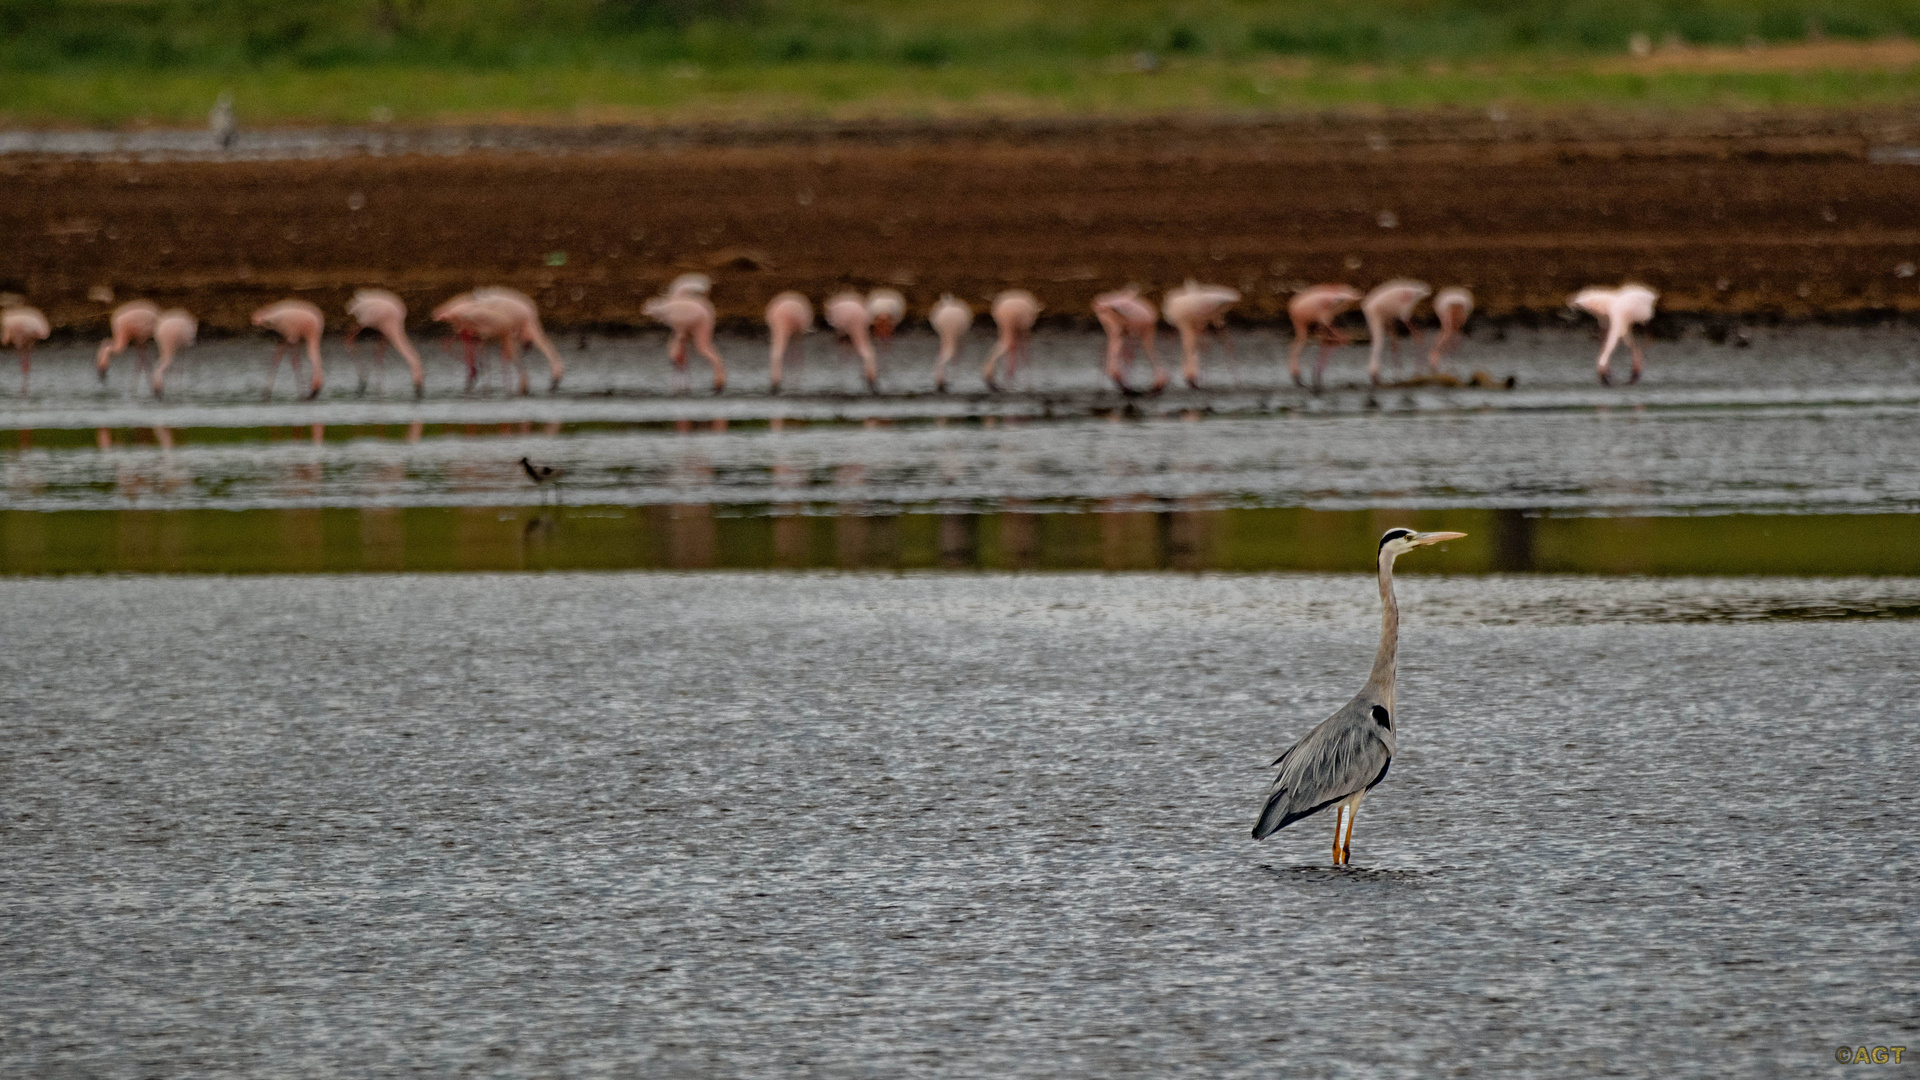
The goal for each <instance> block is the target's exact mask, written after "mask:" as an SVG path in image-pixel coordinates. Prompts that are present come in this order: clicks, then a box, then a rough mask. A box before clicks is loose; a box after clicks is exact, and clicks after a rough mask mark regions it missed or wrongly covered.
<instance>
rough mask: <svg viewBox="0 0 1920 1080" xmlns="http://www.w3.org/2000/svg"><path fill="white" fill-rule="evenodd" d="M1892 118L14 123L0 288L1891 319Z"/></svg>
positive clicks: (593, 322) (570, 306)
mask: <svg viewBox="0 0 1920 1080" xmlns="http://www.w3.org/2000/svg"><path fill="white" fill-rule="evenodd" d="M1915 134H1916V133H1915V131H1914V130H1913V128H1912V125H1911V123H1910V118H1908V117H1906V116H1904V115H1902V114H1898V113H1887V114H1877V113H1844V114H1805V115H1800V114H1777V115H1776V114H1742V113H1715V112H1712V111H1710V110H1708V111H1703V112H1701V113H1699V114H1693V115H1688V116H1684V117H1639V118H1635V117H1624V118H1623V117H1617V116H1616V117H1611V118H1600V117H1580V116H1568V117H1560V118H1547V119H1542V118H1534V119H1515V120H1507V121H1495V120H1492V119H1489V118H1488V117H1486V116H1484V115H1479V114H1440V115H1426V116H1408V117H1392V116H1387V117H1352V116H1348V117H1299V118H1274V119H1269V120H1259V121H1253V120H1246V121H1218V122H1202V121H1191V122H1179V123H1176V122H1131V123H1129V122H1117V121H1116V122H1086V123H1055V124H1041V123H1034V124H1001V125H994V124H951V125H878V126H864V127H862V126H837V127H835V126H823V127H787V128H752V129H745V128H742V129H687V130H671V131H660V130H634V129H491V130H487V131H471V132H437V133H436V132H421V133H408V132H388V133H381V132H358V133H355V132H341V133H333V134H332V135H328V134H327V133H320V134H319V135H311V136H310V135H298V134H296V135H294V136H288V137H286V138H284V139H281V140H280V142H279V143H275V142H274V141H273V139H272V138H270V137H269V135H268V134H262V135H259V136H255V137H253V138H254V141H253V142H244V143H243V144H242V146H241V148H240V149H241V152H240V153H238V154H235V155H228V156H222V155H218V154H211V153H206V152H203V151H202V150H197V149H194V148H193V147H192V146H191V143H192V140H193V139H196V138H198V136H193V137H190V138H186V141H187V144H188V149H185V150H182V149H178V148H176V149H175V150H172V151H169V150H166V149H164V148H161V149H154V148H149V149H147V150H144V151H142V150H139V149H126V148H121V149H118V150H115V149H113V148H112V147H111V146H110V145H109V146H107V147H106V148H104V149H102V148H101V147H94V148H93V149H92V150H88V149H87V148H86V147H84V146H80V145H79V144H74V145H66V144H62V143H59V142H57V141H55V142H44V141H43V142H41V143H38V144H35V143H33V142H32V141H31V140H27V141H24V142H23V141H22V140H19V139H16V140H14V142H15V143H16V144H17V145H14V146H13V147H12V152H10V153H6V154H4V155H0V182H4V184H5V186H6V188H7V191H8V198H7V199H6V201H5V202H4V203H0V233H3V234H5V235H8V236H11V237H15V238H31V242H28V243H19V244H17V245H16V246H15V247H14V248H13V249H12V253H11V255H10V258H9V262H8V265H7V267H6V268H5V270H4V272H0V291H13V292H17V293H21V294H24V295H26V296H28V297H30V298H31V299H32V300H33V301H34V302H36V303H38V304H39V305H40V306H42V307H43V308H45V309H46V310H47V311H48V313H49V314H50V315H51V316H52V317H53V319H54V320H55V322H56V323H58V324H60V325H62V326H67V327H76V328H84V329H85V330H86V331H87V332H89V333H91V332H94V331H95V329H96V328H97V327H99V326H100V325H103V320H104V316H105V314H106V312H107V310H108V308H109V305H108V304H105V303H103V302H100V301H98V300H90V299H89V293H90V291H92V290H97V289H100V288H109V289H111V290H112V291H113V294H114V295H115V296H116V297H117V298H120V299H125V298H128V297H132V296H135V295H150V296H152V297H154V298H155V299H157V300H159V301H161V302H163V303H167V304H174V303H178V304H184V305H186V306H188V307H190V308H192V309H193V310H195V311H196V312H198V313H199V314H200V315H201V317H202V318H203V319H204V320H205V321H206V323H207V324H208V326H209V327H210V328H213V329H241V328H244V327H245V326H246V316H247V313H248V312H249V311H250V310H251V309H252V308H253V307H255V306H256V305H258V304H261V303H263V302H267V301H270V300H275V299H280V298H282V297H285V296H299V297H304V298H307V299H310V300H313V301H315V302H317V303H319V304H320V305H321V306H322V307H323V308H324V309H326V310H327V311H328V312H329V313H331V317H335V318H340V317H342V316H341V315H340V314H339V313H340V312H341V307H342V304H343V303H344V301H345V299H346V297H347V296H348V295H349V293H350V292H351V290H352V289H353V288H355V287H358V286H362V285H375V284H377V285H384V286H386V287H389V288H392V289H395V290H396V291H398V292H400V293H401V294H402V295H403V296H405V298H406V299H407V300H408V302H409V303H410V304H411V305H412V307H413V308H414V312H415V318H416V320H417V319H421V318H422V317H423V316H424V314H425V312H426V311H427V310H428V309H430V307H431V306H432V305H433V304H434V303H436V302H438V301H439V300H441V299H444V298H445V297H446V296H448V295H450V294H452V293H454V292H457V291H460V290H463V289H466V288H469V287H471V286H472V285H473V284H475V283H476V282H498V283H502V284H511V285H515V286H518V287H520V288H522V289H524V290H526V291H528V292H529V293H532V294H533V295H535V296H536V297H537V298H538V300H539V301H540V302H541V304H542V305H543V307H544V309H545V310H546V312H547V315H548V320H549V322H551V323H552V324H554V325H556V326H633V325H640V324H642V323H644V321H645V320H644V317H643V316H642V314H641V311H640V307H641V304H642V302H643V301H644V300H645V299H646V298H647V297H648V296H650V295H652V294H653V293H654V292H655V291H656V290H657V289H658V288H659V287H660V286H661V285H662V284H663V283H664V282H665V281H667V280H668V279H669V278H670V277H672V276H673V275H674V274H677V273H679V272H682V271H686V270H700V271H703V272H707V273H710V274H712V275H713V276H714V277H715V278H716V279H717V280H718V283H719V284H718V287H717V289H716V291H715V294H714V299H715V302H716V304H717V305H718V306H719V308H720V311H721V313H722V315H723V316H724V317H726V318H729V319H733V320H742V321H745V320H757V319H758V318H759V316H760V312H761V310H762V308H763V306H764V305H765V303H766V301H767V300H768V299H769V298H770V297H771V296H772V295H773V294H774V293H775V292H777V291H779V290H782V289H788V288H793V289H799V290H802V291H804V292H807V293H809V294H811V295H813V296H814V297H815V298H816V299H818V298H821V297H824V296H825V295H826V294H827V293H829V292H831V291H832V290H835V289H837V288H840V287H842V286H859V287H867V286H873V285H878V284H891V285H894V286H896V287H898V288H900V289H901V290H902V291H903V292H905V293H906V294H907V295H908V297H909V299H910V301H911V303H912V305H913V307H914V309H915V310H916V311H920V310H924V308H925V306H926V305H927V304H929V303H930V302H931V301H932V300H933V299H935V298H936V297H937V296H939V295H940V294H941V293H942V292H948V291H951V292H953V293H955V294H958V295H960V296H962V297H965V298H968V299H970V300H972V301H974V302H975V303H976V304H983V303H984V301H985V299H986V298H987V297H990V296H991V295H992V294H993V293H995V292H996V291H998V290H1000V289H1002V288H1007V287H1011V286H1017V287H1021V288H1026V289H1030V290H1032V291H1033V292H1034V293H1036V294H1037V295H1038V296H1039V298H1040V299H1041V301H1042V302H1043V303H1044V304H1045V305H1046V308H1047V316H1048V317H1049V318H1054V319H1062V318H1067V319H1084V318H1085V313H1086V311H1087V303H1088V301H1089V300H1090V298H1091V297H1092V296H1093V295H1094V294H1096V293H1098V292H1100V291H1102V290H1104V289H1108V288H1112V287H1116V286H1118V285H1122V284H1126V283H1128V282H1135V283H1139V284H1141V285H1143V286H1146V287H1149V288H1150V289H1154V290H1158V289H1161V288H1165V287H1167V286H1171V285H1175V284H1178V283H1179V282H1180V281H1182V280H1183V279H1185V278H1187V277H1189V276H1192V277H1198V278H1201V279H1206V280H1210V281H1216V282H1220V283H1223V284H1227V285H1231V286H1234V287H1236V288H1239V289H1240V290H1242V291H1243V292H1244V293H1245V294H1246V299H1245V300H1244V301H1243V302H1242V304H1241V305H1240V307H1239V308H1238V309H1237V312H1236V317H1237V318H1240V319H1243V320H1253V321H1265V322H1273V321H1275V320H1277V319H1279V318H1280V317H1281V315H1282V313H1283V311H1284V305H1285V301H1286V297H1287V294H1288V293H1289V292H1290V291H1291V290H1293V289H1294V288H1296V287H1298V286H1300V285H1301V284H1303V283H1309V282H1315V281H1321V280H1347V281H1353V282H1357V283H1361V284H1370V283H1373V282H1377V281H1380V280H1383V279H1386V278H1389V277H1394V276H1401V275H1406V276H1413V277H1419V278H1422V279H1425V280H1428V281H1430V282H1432V283H1433V284H1434V285H1436V286H1439V285H1444V284H1456V283H1459V284H1468V285H1471V286H1472V287H1473V288H1474V289H1475V291H1476V293H1477V294H1478V296H1479V299H1480V306H1481V311H1482V313H1483V314H1485V315H1489V316H1530V315H1537V314H1539V313H1543V312H1550V311H1553V310H1556V309H1558V308H1559V307H1560V306H1561V304H1562V303H1563V302H1564V300H1565V298H1566V296H1567V295H1568V294H1569V293H1570V292H1572V291H1573V290H1575V289H1577V288H1579V287H1581V286H1583V285H1587V284H1591V283H1596V282H1599V283H1611V282H1615V281H1619V280H1621V279H1623V278H1636V279H1639V280H1643V281H1646V282H1648V283H1649V284H1651V285H1653V286H1654V287H1656V288H1657V289H1659V290H1660V291H1661V292H1662V294H1663V300H1662V309H1663V310H1664V311H1666V312H1670V313H1674V312H1680V313H1695V314H1699V315H1702V316H1705V317H1709V318H1714V319H1727V318H1736V317H1761V318H1775V317H1789V318H1805V317H1813V316H1816V315H1836V314H1839V315H1848V314H1861V313H1892V312H1912V311H1916V310H1920V288H1916V285H1920V282H1916V280H1915V279H1914V278H1913V277H1911V276H1902V274H1903V269H1902V268H1903V267H1904V268H1905V269H1904V273H1905V274H1907V275H1911V273H1912V265H1913V262H1914V260H1915V257H1916V250H1917V245H1920V224H1916V221H1915V219H1914V217H1913V213H1912V192H1913V189H1914V185H1915V177H1916V176H1920V171H1917V170H1916V166H1915V164H1914V162H1920V152H1916V151H1914V150H1913V147H1912V146H1911V145H1910V144H1912V143H1914V142H1916V141H1920V139H1916V138H1915ZM183 138H185V137H183ZM303 140H304V141H303ZM68 141H69V142H71V141H72V140H71V139H69V140H68ZM162 141H163V142H164V140H162ZM96 295H104V294H100V293H96Z"/></svg>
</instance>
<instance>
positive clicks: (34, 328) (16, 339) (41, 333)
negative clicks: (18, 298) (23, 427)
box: [0, 305, 53, 397]
mask: <svg viewBox="0 0 1920 1080" xmlns="http://www.w3.org/2000/svg"><path fill="white" fill-rule="evenodd" d="M52 334H53V327H52V326H50V325H48V324H47V317H46V316H45V315H42V314H40V310H39V309H38V308H30V307H26V306H24V305H22V306H16V307H9V308H5V309H0V349H4V348H7V347H8V346H12V347H13V348H14V349H16V350H18V351H19V353H20V395H21V396H22V397H25V396H26V393H27V379H28V378H29V377H30V376H31V375H32V373H33V343H34V342H36V341H45V340H47V338H48V337H49V336H51V335H52Z"/></svg>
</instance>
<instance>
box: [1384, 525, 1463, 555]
mask: <svg viewBox="0 0 1920 1080" xmlns="http://www.w3.org/2000/svg"><path fill="white" fill-rule="evenodd" d="M1465 535H1467V534H1466V533H1459V532H1430V533H1423V532H1414V531H1413V530H1412V529H1388V530H1387V532H1386V535H1384V536H1382V537H1381V538H1380V554H1381V555H1382V556H1384V557H1386V558H1389V559H1395V558H1399V557H1400V556H1402V555H1405V554H1406V553H1407V552H1409V551H1412V550H1413V549H1414V548H1420V547H1426V546H1427V545H1429V544H1439V543H1443V542H1445V541H1448V540H1458V539H1460V538H1461V537H1463V536H1465Z"/></svg>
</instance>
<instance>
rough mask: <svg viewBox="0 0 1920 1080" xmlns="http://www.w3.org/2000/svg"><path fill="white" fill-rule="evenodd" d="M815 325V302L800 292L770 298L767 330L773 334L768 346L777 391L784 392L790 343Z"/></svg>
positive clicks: (785, 293)
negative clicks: (783, 383)
mask: <svg viewBox="0 0 1920 1080" xmlns="http://www.w3.org/2000/svg"><path fill="white" fill-rule="evenodd" d="M812 329H813V302H812V301H810V300H808V299H807V298H806V297H804V296H801V295H800V294H799V293H797V292H783V293H781V294H779V295H778V296H775V297H774V298H773V299H772V300H770V301H768V302H767V330H768V332H769V333H770V334H772V336H773V343H772V345H771V346H769V347H768V360H769V369H770V371H771V373H772V379H773V392H774V393H776V394H777V393H779V392H780V380H781V378H782V377H783V375H784V374H785V370H786V361H787V344H788V343H789V342H791V341H792V340H793V339H794V338H796V337H799V336H800V335H801V334H804V333H806V332H807V331H809V330H812Z"/></svg>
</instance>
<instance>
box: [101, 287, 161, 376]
mask: <svg viewBox="0 0 1920 1080" xmlns="http://www.w3.org/2000/svg"><path fill="white" fill-rule="evenodd" d="M159 321H160V308H159V307H158V306H157V305H155V304H154V303H153V301H151V300H129V301H127V302H126V303H124V304H121V305H120V306H119V307H117V308H114V309H113V318H111V319H109V320H108V322H107V325H108V327H109V328H110V330H111V332H112V335H113V336H112V337H111V338H109V339H108V340H106V341H103V342H101V343H100V351H99V352H98V353H96V354H95V355H94V366H95V368H96V370H97V371H98V373H99V375H100V381H101V382H106V381H107V364H108V362H109V361H111V360H112V359H113V358H114V357H116V356H119V355H120V354H121V353H123V352H126V351H127V350H128V349H129V348H131V349H133V350H134V354H133V370H134V372H135V373H136V374H137V373H138V372H139V370H140V367H141V365H142V364H144V363H145V355H144V354H145V349H144V348H142V346H145V345H146V343H147V342H149V341H152V340H153V327H154V324H155V323H158V322H159Z"/></svg>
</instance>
